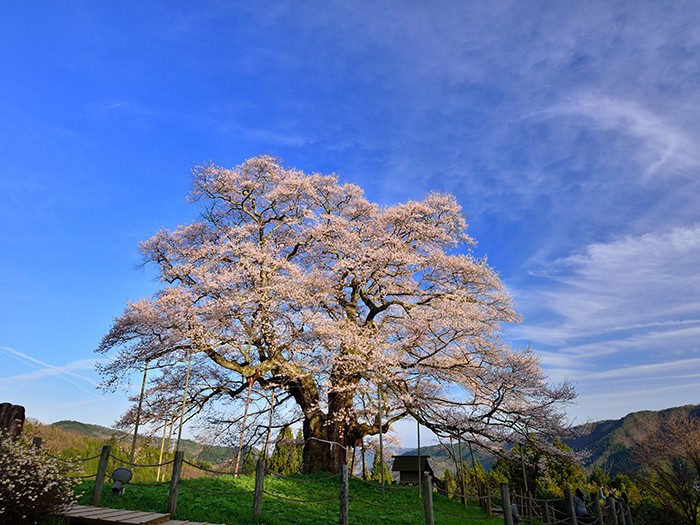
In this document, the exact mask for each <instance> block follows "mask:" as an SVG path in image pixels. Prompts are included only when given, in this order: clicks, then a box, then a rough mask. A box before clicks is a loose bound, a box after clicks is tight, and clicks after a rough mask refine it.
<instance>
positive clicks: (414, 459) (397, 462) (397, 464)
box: [391, 455, 433, 473]
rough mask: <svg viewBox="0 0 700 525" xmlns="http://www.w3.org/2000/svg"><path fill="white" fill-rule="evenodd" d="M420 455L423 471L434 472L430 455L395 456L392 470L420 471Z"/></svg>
mask: <svg viewBox="0 0 700 525" xmlns="http://www.w3.org/2000/svg"><path fill="white" fill-rule="evenodd" d="M419 457H420V466H422V467H423V470H422V472H431V473H432V472H433V469H432V467H431V466H430V463H429V462H428V458H429V457H430V456H423V455H421V456H394V464H393V465H392V467H391V470H392V471H399V472H418V465H419V463H418V458H419Z"/></svg>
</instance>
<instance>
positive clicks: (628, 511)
mask: <svg viewBox="0 0 700 525" xmlns="http://www.w3.org/2000/svg"><path fill="white" fill-rule="evenodd" d="M624 508H625V520H626V521H627V525H634V524H633V523H632V509H631V508H630V504H629V502H628V501H627V499H625V500H624Z"/></svg>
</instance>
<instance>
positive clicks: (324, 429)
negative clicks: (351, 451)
mask: <svg viewBox="0 0 700 525" xmlns="http://www.w3.org/2000/svg"><path fill="white" fill-rule="evenodd" d="M328 401H329V403H328V406H329V410H328V414H329V415H325V414H321V413H316V414H315V415H313V416H311V417H309V416H307V417H306V418H305V419H304V427H303V432H304V452H303V466H302V469H303V472H304V473H306V474H310V473H314V472H331V473H333V474H338V473H339V472H340V467H341V465H344V464H346V462H347V456H346V444H347V441H348V434H349V432H348V429H350V428H353V427H354V426H355V424H356V416H355V414H354V412H353V410H352V395H348V394H337V393H331V394H329V396H328Z"/></svg>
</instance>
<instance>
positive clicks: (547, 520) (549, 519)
mask: <svg viewBox="0 0 700 525" xmlns="http://www.w3.org/2000/svg"><path fill="white" fill-rule="evenodd" d="M544 519H545V523H546V524H547V525H552V514H551V509H550V508H549V503H548V502H547V501H545V502H544ZM600 525H603V522H602V521H601V522H600Z"/></svg>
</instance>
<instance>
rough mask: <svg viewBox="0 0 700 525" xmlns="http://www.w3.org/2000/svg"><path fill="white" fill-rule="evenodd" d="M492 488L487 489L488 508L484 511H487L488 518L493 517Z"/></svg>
mask: <svg viewBox="0 0 700 525" xmlns="http://www.w3.org/2000/svg"><path fill="white" fill-rule="evenodd" d="M492 504H493V503H492V501H491V487H486V508H485V509H484V510H485V511H486V516H487V517H489V518H490V517H491V516H492V511H491V505H492Z"/></svg>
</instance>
